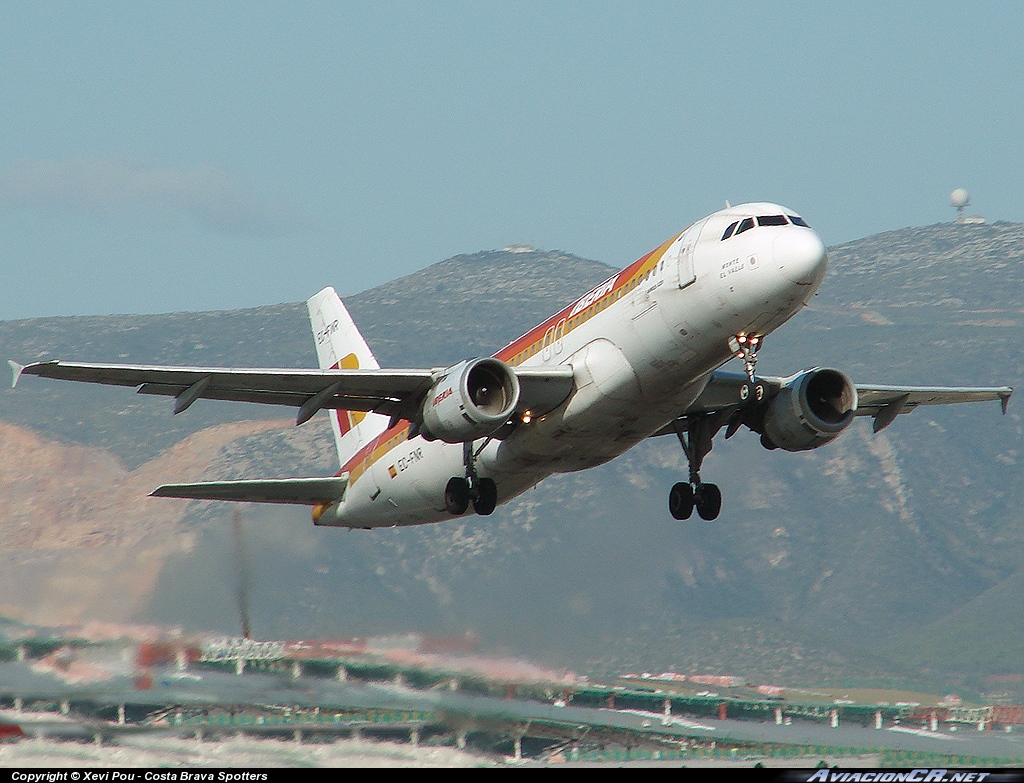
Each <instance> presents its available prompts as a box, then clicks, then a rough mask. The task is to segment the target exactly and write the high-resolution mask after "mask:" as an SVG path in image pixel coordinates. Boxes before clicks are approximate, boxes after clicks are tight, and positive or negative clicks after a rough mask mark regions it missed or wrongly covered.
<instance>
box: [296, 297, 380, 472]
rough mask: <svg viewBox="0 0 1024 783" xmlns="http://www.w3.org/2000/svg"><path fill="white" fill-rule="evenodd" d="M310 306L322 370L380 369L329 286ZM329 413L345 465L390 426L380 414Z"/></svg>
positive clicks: (339, 455)
mask: <svg viewBox="0 0 1024 783" xmlns="http://www.w3.org/2000/svg"><path fill="white" fill-rule="evenodd" d="M306 307H307V308H309V321H310V325H311V326H312V327H313V338H314V339H315V340H316V355H317V359H319V361H320V369H322V370H327V369H346V370H350V369H351V370H354V369H358V368H363V369H377V368H379V367H380V365H379V364H378V363H377V359H376V358H375V357H374V355H373V352H372V351H371V350H370V346H368V345H367V344H366V340H364V339H363V336H362V335H361V334H360V333H359V329H358V328H356V325H355V323H354V322H353V321H352V316H350V315H349V314H348V310H346V309H345V305H344V304H342V302H341V299H340V298H339V297H338V294H337V293H335V291H334V289H333V288H331V287H329V286H328V287H327V288H325V289H324V290H323V291H321V292H320V293H318V294H316V295H315V296H313V297H312V298H311V299H309V300H308V301H307V302H306ZM328 413H329V414H330V418H331V429H332V430H334V442H335V444H336V445H337V447H338V460H339V461H340V463H341V465H343V466H344V464H345V463H346V462H348V460H349V459H350V458H351V457H353V456H354V455H355V454H356V452H358V451H359V449H361V448H362V447H363V446H365V445H366V444H367V443H369V442H370V441H371V440H373V439H374V438H375V437H377V436H378V435H380V434H381V433H382V432H384V430H386V429H387V426H388V417H387V416H382V415H381V414H379V413H363V412H361V411H339V410H329V411H328Z"/></svg>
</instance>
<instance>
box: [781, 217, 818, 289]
mask: <svg viewBox="0 0 1024 783" xmlns="http://www.w3.org/2000/svg"><path fill="white" fill-rule="evenodd" d="M772 252H773V254H774V256H775V266H776V267H777V268H778V270H779V271H780V272H782V275H783V276H784V277H785V278H786V279H787V280H789V281H790V282H791V283H796V284H797V285H813V286H815V287H817V285H818V284H819V283H821V280H822V278H823V277H824V276H825V268H826V267H827V266H828V254H827V253H826V252H825V244H824V243H823V242H822V241H821V238H820V237H819V236H818V235H817V234H815V233H814V232H813V231H811V230H810V229H797V230H790V231H783V232H781V233H780V234H779V235H778V236H777V237H776V238H775V242H774V244H773V245H772Z"/></svg>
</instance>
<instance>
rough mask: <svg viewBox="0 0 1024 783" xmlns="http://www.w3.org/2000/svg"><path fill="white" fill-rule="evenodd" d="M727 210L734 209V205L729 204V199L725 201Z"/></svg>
mask: <svg viewBox="0 0 1024 783" xmlns="http://www.w3.org/2000/svg"><path fill="white" fill-rule="evenodd" d="M725 208H726V209H732V204H730V203H729V199H726V200H725Z"/></svg>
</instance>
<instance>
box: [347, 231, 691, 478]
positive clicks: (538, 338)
mask: <svg viewBox="0 0 1024 783" xmlns="http://www.w3.org/2000/svg"><path fill="white" fill-rule="evenodd" d="M679 236H680V235H679V234H677V235H676V236H674V237H672V239H670V240H669V241H668V242H666V243H665V244H663V245H661V247H657V248H655V249H654V250H652V251H651V252H650V253H648V254H647V255H645V256H643V257H642V258H640V259H638V260H637V261H634V262H633V263H632V264H630V265H629V266H627V267H626V268H625V269H623V270H622V271H621V272H618V273H617V274H615V275H612V276H611V277H609V278H608V279H607V280H605V281H604V283H602V284H601V285H604V284H606V283H607V282H608V280H613V279H614V280H615V283H614V285H613V286H612V287H611V288H610V289H609V290H608V292H607V293H605V294H603V295H602V296H600V297H597V298H595V303H596V302H598V301H600V300H602V299H604V298H607V297H612V296H614V295H615V294H616V293H617V292H618V291H620V290H622V289H623V288H627V287H630V286H632V285H633V284H634V281H636V280H638V279H639V278H641V277H643V276H644V275H646V274H647V273H648V271H650V270H651V269H653V268H654V267H655V266H657V264H658V263H659V262H660V261H661V259H662V256H664V255H665V252H666V251H667V250H668V249H669V247H671V245H672V243H673V242H675V241H676V239H678V238H679ZM601 285H599V286H596V287H595V288H594V289H591V291H594V290H599V289H600V288H601ZM589 294H590V291H588V292H587V293H586V294H584V295H583V296H581V297H579V298H578V299H575V300H573V302H572V303H570V304H568V305H566V306H565V307H564V308H562V309H561V310H560V311H558V312H557V313H556V314H555V315H553V316H551V317H550V318H548V319H547V320H546V321H544V322H543V323H541V324H539V325H537V326H535V327H533V329H531V330H530V331H528V332H527V333H526V334H524V335H523V336H522V337H519V338H518V339H516V340H514V341H513V342H511V343H509V344H508V345H506V346H505V347H504V348H502V349H501V350H500V351H498V352H497V353H495V354H494V358H496V359H501V360H502V361H504V362H509V363H511V361H512V359H513V358H515V357H516V356H517V355H519V354H520V353H522V352H523V351H526V350H528V349H529V348H532V347H533V346H535V345H537V344H538V343H541V342H543V340H544V335H546V334H547V333H548V330H550V329H552V328H555V327H557V326H558V323H559V322H560V321H562V320H563V319H564V320H568V319H569V317H570V316H569V314H570V313H572V311H573V308H574V307H575V306H576V304H577V303H579V302H581V301H582V300H583V299H584V297H586V296H588V295H589ZM591 306H592V305H587V308H584V309H583V310H582V311H581V312H580V313H577V314H575V315H574V316H573V317H577V316H580V317H582V315H583V313H584V312H586V309H589V308H590V307H591ZM584 320H585V319H584ZM569 331H571V329H568V330H566V332H565V333H566V334H567V333H568V332H569ZM338 413H339V414H340V413H341V411H339V412H338ZM340 419H341V417H340V415H339V422H340ZM408 431H409V422H408V421H405V420H404V419H403V420H402V421H399V423H398V424H396V425H395V426H394V427H390V428H389V429H387V430H385V431H384V432H382V433H381V434H380V435H378V436H377V437H376V438H374V439H373V440H371V441H370V442H369V443H367V444H366V445H365V446H363V448H361V449H359V451H357V452H356V454H355V455H354V456H353V457H352V458H351V459H349V460H348V461H347V462H346V463H345V464H344V465H343V466H342V468H341V470H340V471H339V472H338V475H339V476H340V475H342V474H343V473H348V474H349V483H350V485H351V484H354V483H355V481H356V479H358V478H359V477H360V476H361V475H362V474H363V473H365V472H366V471H367V470H369V469H370V467H371V466H372V465H373V464H374V463H375V462H376V461H377V460H378V459H380V458H381V457H383V456H384V455H385V454H388V453H389V452H390V451H391V448H394V447H395V446H397V445H398V444H399V443H404V442H406V441H407V440H408ZM402 435H404V436H405V437H399V436H402ZM392 438H399V439H398V440H397V441H396V442H395V444H394V445H393V446H392V447H391V448H389V449H386V450H384V451H382V452H380V453H375V452H377V450H378V449H380V447H381V446H382V444H385V443H387V442H388V441H389V440H391V439H392ZM357 469H358V470H357Z"/></svg>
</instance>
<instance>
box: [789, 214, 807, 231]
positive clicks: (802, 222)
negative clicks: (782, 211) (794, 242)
mask: <svg viewBox="0 0 1024 783" xmlns="http://www.w3.org/2000/svg"><path fill="white" fill-rule="evenodd" d="M789 222H790V223H792V224H793V225H794V226H803V227H804V228H810V226H809V225H807V221H806V220H804V219H803V218H802V217H798V216H796V215H789Z"/></svg>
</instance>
